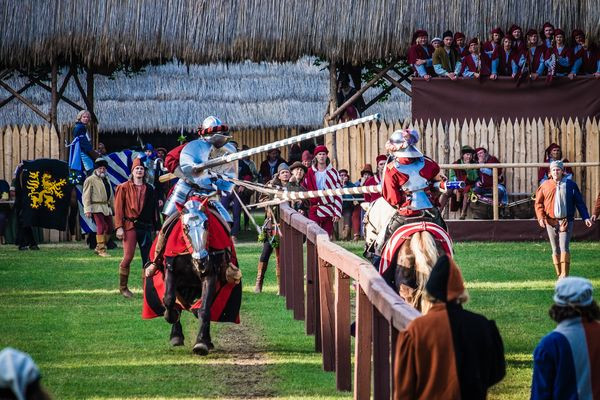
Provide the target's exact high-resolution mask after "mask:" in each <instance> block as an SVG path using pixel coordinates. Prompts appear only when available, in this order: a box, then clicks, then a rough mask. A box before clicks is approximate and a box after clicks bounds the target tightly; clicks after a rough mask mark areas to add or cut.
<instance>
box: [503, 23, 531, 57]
mask: <svg viewBox="0 0 600 400" xmlns="http://www.w3.org/2000/svg"><path fill="white" fill-rule="evenodd" d="M506 35H508V36H510V37H512V46H513V49H514V50H517V51H518V52H520V53H525V50H526V48H525V40H524V39H523V29H521V27H520V26H519V25H516V24H513V25H512V26H511V27H510V29H509V30H508V32H507V33H506Z"/></svg>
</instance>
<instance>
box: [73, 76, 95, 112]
mask: <svg viewBox="0 0 600 400" xmlns="http://www.w3.org/2000/svg"><path fill="white" fill-rule="evenodd" d="M71 69H72V70H73V79H75V85H77V89H79V93H81V98H82V99H83V102H84V103H85V107H86V109H87V110H88V111H89V112H90V115H91V116H92V122H94V123H96V124H97V123H98V118H96V114H95V113H94V105H93V104H90V100H89V99H88V96H87V94H86V93H85V91H84V90H83V86H82V85H81V81H80V80H79V76H77V71H75V70H74V68H73V66H71Z"/></svg>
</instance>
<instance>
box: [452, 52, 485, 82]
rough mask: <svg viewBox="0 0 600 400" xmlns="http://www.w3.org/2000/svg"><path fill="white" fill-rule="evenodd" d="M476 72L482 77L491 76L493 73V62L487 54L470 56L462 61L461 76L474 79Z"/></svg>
mask: <svg viewBox="0 0 600 400" xmlns="http://www.w3.org/2000/svg"><path fill="white" fill-rule="evenodd" d="M475 72H478V73H479V74H480V75H482V76H489V75H490V74H491V73H492V60H491V59H490V58H489V57H488V55H487V54H485V53H481V54H479V55H478V54H469V55H467V56H465V57H464V58H463V60H462V67H461V69H460V74H461V75H462V76H464V77H465V78H471V77H474V74H475Z"/></svg>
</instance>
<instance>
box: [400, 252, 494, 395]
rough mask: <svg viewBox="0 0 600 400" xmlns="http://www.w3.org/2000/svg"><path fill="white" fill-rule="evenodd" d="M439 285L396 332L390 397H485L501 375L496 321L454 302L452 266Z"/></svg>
mask: <svg viewBox="0 0 600 400" xmlns="http://www.w3.org/2000/svg"><path fill="white" fill-rule="evenodd" d="M442 257H443V258H445V259H450V258H449V257H446V256H442ZM443 258H440V260H443ZM440 260H438V262H437V263H436V265H435V266H434V267H433V270H432V275H431V277H430V281H429V282H428V283H427V290H428V291H430V286H429V284H430V282H431V279H432V277H433V276H434V275H433V274H434V271H435V270H436V269H438V264H439V263H440ZM450 260H451V259H450ZM451 262H452V263H453V261H451ZM444 286H446V289H445V290H443V292H444V293H443V295H439V294H438V293H432V295H433V296H434V297H436V298H438V299H439V301H438V302H436V303H434V304H433V306H432V308H431V309H430V310H429V311H428V312H427V314H426V315H424V316H422V317H419V318H416V319H414V320H413V321H412V322H411V323H410V324H409V325H408V327H407V328H406V330H405V331H403V332H400V334H399V335H398V340H397V342H396V356H395V359H394V360H395V361H394V399H398V400H400V399H423V400H429V399H461V398H462V399H485V398H486V394H487V390H488V388H489V387H490V386H492V385H493V384H495V383H497V382H499V381H500V380H501V379H502V378H503V377H504V374H505V372H506V371H505V368H506V366H505V361H504V348H503V344H502V338H501V337H500V333H499V332H498V328H497V327H496V324H495V323H494V321H490V320H488V319H486V318H485V317H484V316H482V315H479V314H475V313H472V312H470V311H467V310H464V309H463V308H462V306H461V305H460V304H458V303H457V302H456V299H457V298H458V297H459V296H460V294H462V292H463V291H464V285H463V283H462V276H461V274H460V272H459V270H458V268H456V266H454V267H450V268H449V271H447V272H446V278H445V282H444ZM440 297H443V298H441V299H440Z"/></svg>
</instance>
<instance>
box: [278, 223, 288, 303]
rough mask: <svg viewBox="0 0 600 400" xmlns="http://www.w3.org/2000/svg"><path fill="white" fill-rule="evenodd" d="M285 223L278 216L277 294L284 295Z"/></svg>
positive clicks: (285, 272)
mask: <svg viewBox="0 0 600 400" xmlns="http://www.w3.org/2000/svg"><path fill="white" fill-rule="evenodd" d="M280 215H281V214H280ZM286 226H287V224H286V223H285V221H284V220H283V218H279V233H280V234H281V236H280V238H279V274H280V275H279V295H280V296H283V297H285V289H286V279H287V278H286V277H287V270H286V264H287V263H286V260H287V255H286V252H285V242H286V240H287V238H286V237H285V232H286V229H285V228H286Z"/></svg>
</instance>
